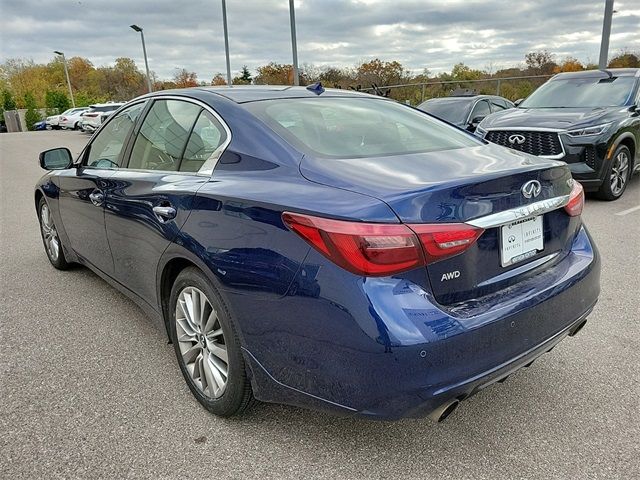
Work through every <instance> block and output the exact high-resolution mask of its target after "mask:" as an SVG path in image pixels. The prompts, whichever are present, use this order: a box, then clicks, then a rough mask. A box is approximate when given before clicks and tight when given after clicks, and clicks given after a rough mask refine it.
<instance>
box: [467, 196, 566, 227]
mask: <svg viewBox="0 0 640 480" xmlns="http://www.w3.org/2000/svg"><path fill="white" fill-rule="evenodd" d="M569 198H570V195H562V196H560V197H553V198H547V199H546V200H540V201H539V202H535V203H531V204H529V205H523V206H521V207H516V208H510V209H509V210H504V211H502V212H498V213H492V214H491V215H486V216H484V217H480V218H475V219H473V220H469V221H468V222H466V223H467V225H471V226H473V227H478V228H484V229H487V228H494V227H501V226H502V225H506V224H508V223H511V222H515V221H516V220H523V219H525V218H532V217H535V216H538V215H542V214H544V213H547V212H551V211H553V210H556V209H558V208H560V207H564V206H565V205H566V204H568V203H569Z"/></svg>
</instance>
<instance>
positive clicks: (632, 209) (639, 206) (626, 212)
mask: <svg viewBox="0 0 640 480" xmlns="http://www.w3.org/2000/svg"><path fill="white" fill-rule="evenodd" d="M636 210H640V205H638V206H636V207H631V208H627V209H626V210H622V211H621V212H618V213H616V214H615V215H627V214H628V213H633V212H635V211H636Z"/></svg>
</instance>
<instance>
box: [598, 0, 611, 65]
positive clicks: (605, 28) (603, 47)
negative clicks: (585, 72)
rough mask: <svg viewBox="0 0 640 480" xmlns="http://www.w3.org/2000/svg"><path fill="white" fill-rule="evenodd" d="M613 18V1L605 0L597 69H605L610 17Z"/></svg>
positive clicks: (609, 34)
mask: <svg viewBox="0 0 640 480" xmlns="http://www.w3.org/2000/svg"><path fill="white" fill-rule="evenodd" d="M612 16H613V0H605V3H604V21H603V22H602V42H601V43H600V61H599V62H598V68H599V69H600V70H602V69H603V68H607V63H608V57H609V37H610V36H611V17H612Z"/></svg>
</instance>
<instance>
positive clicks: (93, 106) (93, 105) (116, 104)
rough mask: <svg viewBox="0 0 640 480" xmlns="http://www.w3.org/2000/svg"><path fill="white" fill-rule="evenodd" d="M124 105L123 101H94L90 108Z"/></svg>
mask: <svg viewBox="0 0 640 480" xmlns="http://www.w3.org/2000/svg"><path fill="white" fill-rule="evenodd" d="M122 105H124V103H123V102H108V103H93V104H91V105H89V108H96V107H113V108H120V107H121V106H122Z"/></svg>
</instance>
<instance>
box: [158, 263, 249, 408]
mask: <svg viewBox="0 0 640 480" xmlns="http://www.w3.org/2000/svg"><path fill="white" fill-rule="evenodd" d="M170 305H171V310H170V311H171V318H170V332H171V337H172V341H173V346H174V349H175V352H176V357H177V358H178V364H179V365H180V370H181V371H182V375H183V376H184V378H185V380H186V382H187V385H188V386H189V389H190V390H191V392H192V393H193V395H194V396H195V397H196V399H197V400H198V401H199V402H200V403H201V404H202V405H203V406H204V407H205V408H206V409H207V410H209V411H210V412H212V413H214V414H216V415H219V416H221V417H230V416H233V415H237V414H239V413H242V412H243V411H244V410H245V409H246V408H247V407H248V406H249V404H250V403H251V401H252V399H253V394H252V391H251V384H250V382H249V379H248V378H247V374H246V369H245V364H244V359H243V358H242V352H241V350H240V341H239V340H238V335H237V333H236V329H235V326H234V325H233V321H232V319H231V315H230V313H229V310H228V309H227V308H226V306H225V304H224V302H223V301H222V298H221V297H220V295H219V294H218V292H217V291H216V290H215V289H214V287H213V286H212V285H211V283H210V282H209V281H208V280H207V278H206V277H205V276H204V274H203V273H202V272H201V271H200V270H198V269H197V268H194V267H189V268H186V269H184V270H183V271H182V272H180V274H179V275H178V278H176V281H175V282H174V285H173V288H172V289H171V303H170Z"/></svg>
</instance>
